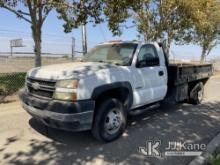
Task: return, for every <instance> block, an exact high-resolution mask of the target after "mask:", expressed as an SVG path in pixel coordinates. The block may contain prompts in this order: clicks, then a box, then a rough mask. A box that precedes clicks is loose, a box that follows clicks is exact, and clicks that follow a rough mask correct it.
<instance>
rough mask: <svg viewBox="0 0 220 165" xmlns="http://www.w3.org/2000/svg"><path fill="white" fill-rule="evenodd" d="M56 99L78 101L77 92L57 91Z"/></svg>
mask: <svg viewBox="0 0 220 165" xmlns="http://www.w3.org/2000/svg"><path fill="white" fill-rule="evenodd" d="M54 99H57V100H64V101H76V100H77V94H76V93H64V92H55V93H54Z"/></svg>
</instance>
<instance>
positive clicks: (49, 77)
mask: <svg viewBox="0 0 220 165" xmlns="http://www.w3.org/2000/svg"><path fill="white" fill-rule="evenodd" d="M178 67H179V66H178ZM172 68H173V66H172ZM193 68H194V69H195V67H193ZM210 68H212V67H211V66H210V65H208V66H206V69H204V67H203V68H202V74H199V73H196V72H195V71H194V70H193V73H195V74H196V77H195V78H194V79H192V80H191V82H193V83H191V82H188V81H186V82H185V83H184V84H181V83H180V85H178V86H176V87H173V88H172V87H171V86H173V85H174V84H175V83H176V81H175V80H173V79H171V80H172V81H171V80H170V79H169V76H171V75H169V73H170V74H171V73H172V72H175V71H174V70H175V69H176V67H175V68H174V69H171V70H170V68H169V66H168V61H167V58H166V56H165V53H164V49H163V47H162V46H161V45H160V44H158V43H156V42H155V43H142V42H136V41H134V42H133V41H132V42H122V41H114V42H107V43H102V44H99V45H97V46H96V47H95V48H93V49H91V50H90V51H89V52H88V53H87V54H86V55H85V56H84V57H83V59H82V60H81V61H80V62H72V63H67V64H57V65H50V66H43V67H39V68H33V69H32V70H30V71H29V72H28V73H27V78H26V85H25V88H24V89H22V90H21V91H20V92H19V96H20V99H21V101H22V105H23V107H24V109H25V110H26V111H27V112H28V113H29V114H31V115H32V116H33V117H35V118H38V119H39V120H40V121H41V122H42V123H44V124H45V125H47V126H49V127H53V128H57V129H63V130H68V131H83V130H91V131H92V134H93V135H94V136H95V137H96V138H97V139H98V140H101V141H104V142H109V141H113V140H115V139H117V138H118V137H120V136H121V135H122V133H123V132H124V130H125V128H126V123H127V115H128V114H130V113H131V112H135V111H136V110H137V109H139V111H140V107H143V106H147V105H152V104H156V103H158V102H160V101H162V100H164V99H165V97H167V95H168V94H169V93H170V95H172V96H173V95H174V98H175V101H182V100H186V99H188V98H190V97H191V98H192V96H191V95H193V97H194V95H197V96H198V93H199V92H201V90H202V87H203V84H201V83H203V82H204V83H205V82H206V80H207V79H208V78H209V76H210ZM179 70H180V69H179V68H178V69H177V71H178V72H179ZM199 71H200V70H199ZM172 74H174V73H172ZM178 74H179V73H178ZM198 75H199V76H198ZM201 75H202V76H201ZM197 76H198V77H197ZM185 79H187V80H188V78H187V77H186V78H185ZM185 79H183V80H185ZM170 83H172V84H171V85H170ZM199 83H200V85H198V84H199ZM192 84H193V85H192ZM189 89H190V91H189ZM168 90H170V92H169V91H168ZM192 90H194V93H195V94H194V93H193V94H192V92H191V91H192ZM180 91H181V92H185V95H184V96H183V97H181V98H180V97H177V96H178V95H179V93H178V92H180ZM186 91H187V92H186Z"/></svg>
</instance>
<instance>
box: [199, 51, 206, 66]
mask: <svg viewBox="0 0 220 165" xmlns="http://www.w3.org/2000/svg"><path fill="white" fill-rule="evenodd" d="M205 56H206V49H205V48H202V54H201V58H200V63H201V64H203V63H204V61H205Z"/></svg>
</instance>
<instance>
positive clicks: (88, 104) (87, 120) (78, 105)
mask: <svg viewBox="0 0 220 165" xmlns="http://www.w3.org/2000/svg"><path fill="white" fill-rule="evenodd" d="M19 97H20V99H21V101H22V106H23V108H24V109H25V110H26V111H27V112H28V113H29V114H30V115H31V116H33V117H35V118H37V119H39V120H40V121H42V122H43V123H44V124H45V125H47V126H49V127H53V128H57V129H62V130H68V131H83V130H89V129H91V127H92V122H93V114H94V107H95V102H94V101H92V100H86V101H79V102H65V101H57V100H42V99H39V98H36V97H33V96H31V95H29V94H28V93H27V92H25V91H24V90H21V91H20V92H19Z"/></svg>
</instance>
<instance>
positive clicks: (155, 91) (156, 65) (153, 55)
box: [136, 44, 165, 105]
mask: <svg viewBox="0 0 220 165" xmlns="http://www.w3.org/2000/svg"><path fill="white" fill-rule="evenodd" d="M136 69H137V72H136V73H137V76H138V77H139V79H141V80H142V82H143V83H142V87H141V88H140V87H139V89H138V90H137V94H138V95H139V105H145V104H149V103H153V102H157V101H159V100H161V99H163V97H164V95H165V92H164V89H162V88H163V87H164V85H165V84H164V83H163V81H161V80H163V76H165V68H164V67H162V66H161V65H160V59H159V56H158V53H157V51H156V48H155V46H154V45H153V44H146V45H143V46H142V47H141V49H140V51H139V54H138V57H137V62H136Z"/></svg>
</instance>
